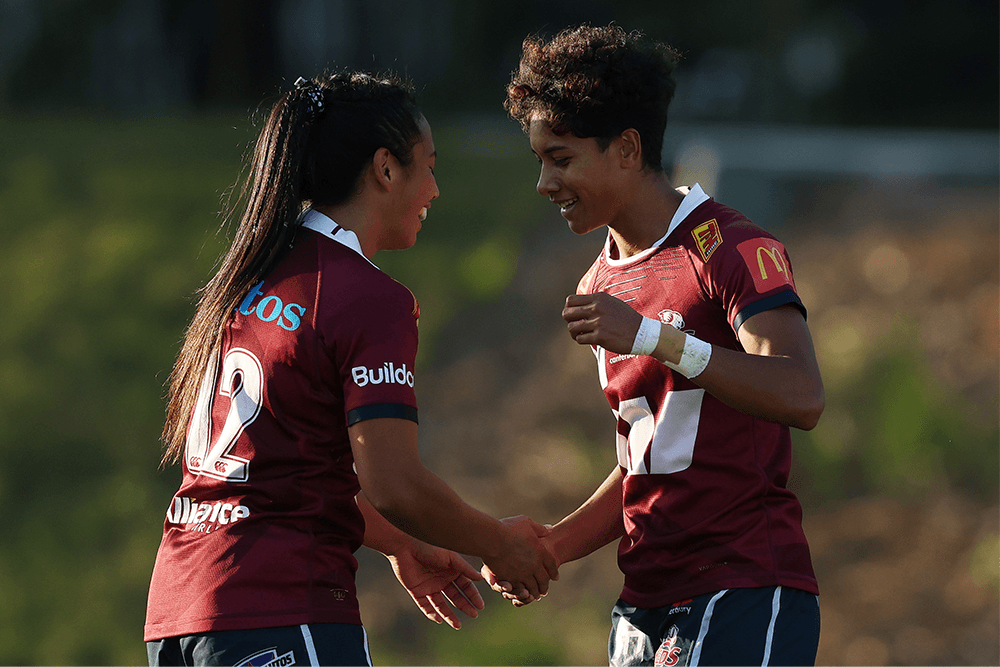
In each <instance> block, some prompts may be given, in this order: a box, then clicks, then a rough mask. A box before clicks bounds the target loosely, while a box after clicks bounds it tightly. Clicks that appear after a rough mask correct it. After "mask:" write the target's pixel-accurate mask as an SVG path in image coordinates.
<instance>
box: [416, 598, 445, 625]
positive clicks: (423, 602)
mask: <svg viewBox="0 0 1000 667" xmlns="http://www.w3.org/2000/svg"><path fill="white" fill-rule="evenodd" d="M413 601H414V602H416V603H417V608H418V609H420V611H422V612H423V614H424V616H426V617H427V618H429V619H430V620H432V621H434V622H435V623H437V624H439V625H440V624H441V621H442V620H443V619H442V618H441V615H440V614H439V613H438V610H437V608H436V607H435V606H434V603H433V602H431V599H430V596H424V597H419V598H418V597H414V598H413Z"/></svg>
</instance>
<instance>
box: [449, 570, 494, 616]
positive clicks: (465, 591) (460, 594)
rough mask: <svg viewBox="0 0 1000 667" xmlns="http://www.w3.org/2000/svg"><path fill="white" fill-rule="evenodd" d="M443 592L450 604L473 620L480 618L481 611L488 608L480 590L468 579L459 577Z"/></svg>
mask: <svg viewBox="0 0 1000 667" xmlns="http://www.w3.org/2000/svg"><path fill="white" fill-rule="evenodd" d="M443 592H444V595H445V597H446V598H448V602H450V603H451V604H452V605H454V606H455V607H457V608H458V610H459V611H461V612H462V613H463V614H465V615H466V616H469V617H471V618H476V617H477V616H479V610H480V609H483V608H485V607H486V603H485V602H484V601H483V596H482V595H480V593H479V589H478V588H476V585H475V584H474V583H472V582H471V581H470V580H469V579H468V578H467V577H458V578H457V579H455V581H453V582H451V583H450V584H448V586H446V587H445V589H444V591H443Z"/></svg>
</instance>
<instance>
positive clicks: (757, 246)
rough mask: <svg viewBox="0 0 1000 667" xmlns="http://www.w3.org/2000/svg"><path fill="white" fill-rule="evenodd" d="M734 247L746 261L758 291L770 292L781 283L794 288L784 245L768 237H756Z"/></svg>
mask: <svg viewBox="0 0 1000 667" xmlns="http://www.w3.org/2000/svg"><path fill="white" fill-rule="evenodd" d="M736 248H737V249H738V250H739V251H740V254H741V255H742V256H743V260H744V261H745V262H746V263H747V268H748V269H749V270H750V275H751V277H753V283H754V287H756V288H757V291H758V292H761V293H764V292H770V291H771V290H774V289H777V288H779V287H781V286H783V285H791V286H792V289H794V288H795V281H794V279H793V278H792V267H791V266H789V264H788V255H787V254H786V253H785V246H783V245H782V244H781V243H780V242H779V241H776V240H775V239H769V238H756V239H750V240H749V241H743V242H742V243H740V244H739V245H737V246H736Z"/></svg>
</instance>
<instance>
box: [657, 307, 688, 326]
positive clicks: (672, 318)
mask: <svg viewBox="0 0 1000 667" xmlns="http://www.w3.org/2000/svg"><path fill="white" fill-rule="evenodd" d="M656 316H657V317H658V318H659V320H660V321H661V322H663V323H664V324H669V325H670V326H672V327H673V328H675V329H678V330H680V331H684V316H683V315H681V314H680V313H678V312H677V311H676V310H670V309H669V308H667V309H666V310H661V311H660V312H659V313H657V314H656Z"/></svg>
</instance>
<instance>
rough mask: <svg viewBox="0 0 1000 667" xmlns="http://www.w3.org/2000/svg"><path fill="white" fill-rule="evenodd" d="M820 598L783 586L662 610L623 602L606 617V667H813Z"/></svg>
mask: <svg viewBox="0 0 1000 667" xmlns="http://www.w3.org/2000/svg"><path fill="white" fill-rule="evenodd" d="M818 647H819V598H818V597H817V596H815V595H813V594H812V593H806V592H805V591H800V590H797V589H795V588H788V587H785V586H770V587H767V588H734V589H730V590H724V591H718V592H716V593H708V594H706V595H700V596H698V597H696V598H694V599H691V600H683V601H681V602H677V603H674V604H672V605H670V606H668V607H659V608H657V609H641V608H637V607H633V606H631V605H627V604H625V603H624V602H622V601H621V600H618V604H616V605H615V608H614V610H613V611H612V612H611V638H610V639H609V640H608V660H609V662H610V665H611V667H625V666H626V665H656V667H674V665H690V666H691V667H694V666H695V665H813V664H815V663H816V649H817V648H818Z"/></svg>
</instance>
